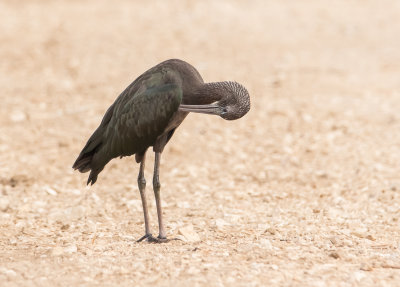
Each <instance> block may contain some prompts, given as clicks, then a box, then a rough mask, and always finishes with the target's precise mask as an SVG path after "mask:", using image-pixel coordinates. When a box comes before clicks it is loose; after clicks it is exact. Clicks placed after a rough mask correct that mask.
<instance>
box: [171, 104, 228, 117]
mask: <svg viewBox="0 0 400 287" xmlns="http://www.w3.org/2000/svg"><path fill="white" fill-rule="evenodd" d="M179 110H180V111H182V112H193V113H201V114H209V115H220V114H221V109H220V107H219V106H218V105H216V104H212V105H180V106H179Z"/></svg>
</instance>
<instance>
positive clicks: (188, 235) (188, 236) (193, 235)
mask: <svg viewBox="0 0 400 287" xmlns="http://www.w3.org/2000/svg"><path fill="white" fill-rule="evenodd" d="M177 238H178V239H181V240H182V241H185V242H198V241H200V236H199V235H198V234H197V232H196V231H194V229H193V225H187V226H184V227H181V228H179V230H178V236H177Z"/></svg>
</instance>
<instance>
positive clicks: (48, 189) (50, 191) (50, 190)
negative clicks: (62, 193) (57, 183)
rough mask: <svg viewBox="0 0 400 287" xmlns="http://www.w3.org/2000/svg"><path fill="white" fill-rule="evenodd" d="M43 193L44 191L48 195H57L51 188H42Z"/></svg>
mask: <svg viewBox="0 0 400 287" xmlns="http://www.w3.org/2000/svg"><path fill="white" fill-rule="evenodd" d="M43 189H44V191H46V192H47V193H48V194H50V195H57V191H55V190H54V189H53V188H51V187H50V186H47V185H46V186H44V187H43Z"/></svg>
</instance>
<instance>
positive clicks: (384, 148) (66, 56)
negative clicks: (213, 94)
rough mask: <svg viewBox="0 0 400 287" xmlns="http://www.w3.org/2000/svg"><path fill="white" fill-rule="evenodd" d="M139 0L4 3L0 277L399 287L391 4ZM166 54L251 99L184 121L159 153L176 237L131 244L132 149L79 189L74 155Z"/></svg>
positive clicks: (398, 71) (394, 13)
mask: <svg viewBox="0 0 400 287" xmlns="http://www.w3.org/2000/svg"><path fill="white" fill-rule="evenodd" d="M144 2H146V3H147V1H137V2H134V1H121V2H118V4H113V3H112V1H103V2H102V1H92V2H89V1H26V3H24V4H23V2H22V1H1V2H0V31H1V32H0V43H1V44H0V59H1V61H0V90H1V92H0V100H1V101H0V102H1V103H0V285H1V286H117V285H120V286H146V285H152V286H168V285H170V286H171V285H174V286H188V285H189V284H191V286H204V285H207V286H262V285H263V286H399V284H400V283H399V282H400V251H399V249H400V231H399V230H400V229H399V228H400V222H399V216H400V194H399V192H400V133H399V131H400V113H399V110H400V76H399V75H400V52H399V51H400V37H399V33H400V22H399V19H400V2H399V1H361V0H358V1H319V0H307V1H251V2H248V1H237V2H235V1H208V2H207V1H156V2H153V3H147V4H146V3H144ZM169 58H181V59H184V60H186V61H188V62H189V63H191V64H193V65H194V66H195V67H197V68H198V70H199V71H200V73H201V74H202V75H203V77H204V79H205V80H206V81H220V80H236V81H238V82H241V83H242V84H244V85H245V86H246V87H247V88H248V90H249V92H250V94H251V100H252V109H251V111H250V113H249V114H248V115H247V116H246V117H244V118H243V119H241V120H238V121H235V122H227V121H224V120H222V119H220V118H217V117H211V116H205V115H190V116H189V117H188V118H187V119H186V120H185V122H184V123H183V124H182V126H181V127H180V128H179V129H178V131H177V132H176V133H175V135H174V137H173V138H172V140H171V142H170V143H169V145H168V146H167V148H166V150H165V151H164V153H163V157H162V167H161V183H162V191H161V192H162V199H163V204H164V216H165V220H166V227H167V233H168V236H169V237H171V238H172V237H179V238H181V239H183V240H180V241H172V242H170V243H167V244H161V245H157V244H149V243H146V242H143V243H136V241H135V240H136V239H138V238H140V237H141V236H142V235H143V233H144V226H143V215H142V210H141V203H140V197H139V192H138V190H137V186H136V177H137V172H138V166H137V165H136V164H135V162H134V159H133V158H124V159H121V160H114V161H112V162H111V163H110V164H109V165H108V166H107V167H106V169H105V170H104V171H103V172H102V173H101V174H100V176H99V180H98V182H97V183H96V184H95V185H94V186H93V187H91V188H90V189H88V188H85V182H86V179H87V174H79V173H78V172H74V171H73V170H72V169H71V165H72V163H73V161H74V160H75V158H76V156H77V155H78V153H79V152H80V150H81V148H82V147H83V145H84V143H85V142H86V140H87V138H88V137H89V136H90V134H91V133H92V132H93V130H94V129H95V128H96V127H97V125H98V124H99V122H100V120H101V118H102V116H103V114H104V112H105V110H106V109H107V108H108V106H109V105H110V104H111V103H112V102H113V100H114V99H115V98H116V97H117V95H118V94H119V93H120V92H121V91H122V90H123V89H124V88H125V87H126V86H127V85H128V84H129V83H130V82H131V81H132V80H133V79H135V78H136V77H137V76H138V75H139V74H141V73H142V72H143V71H145V70H146V69H148V68H150V67H151V66H153V65H155V64H157V63H159V62H160V61H163V60H165V59H169ZM152 162H153V155H151V156H148V162H147V167H146V176H147V179H148V182H149V183H151V175H152V164H153V163H152ZM148 197H149V198H148V200H149V201H150V203H151V220H152V228H153V233H155V234H157V232H156V230H157V225H156V212H155V204H154V197H153V195H152V189H151V184H149V185H148ZM191 228H193V231H190V229H191ZM196 237H198V238H196Z"/></svg>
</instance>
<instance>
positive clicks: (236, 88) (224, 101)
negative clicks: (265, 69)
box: [179, 82, 250, 120]
mask: <svg viewBox="0 0 400 287" xmlns="http://www.w3.org/2000/svg"><path fill="white" fill-rule="evenodd" d="M207 86H208V87H207V94H209V95H211V96H212V98H214V99H218V100H217V101H215V102H214V103H212V104H207V105H184V104H181V105H180V107H179V110H180V111H183V112H195V113H203V114H212V115H218V116H220V117H221V118H223V119H225V120H237V119H239V118H241V117H243V116H244V115H245V114H247V112H248V111H249V110H250V96H249V93H248V91H247V90H246V88H245V87H243V86H242V85H241V84H239V83H237V82H218V83H210V84H207Z"/></svg>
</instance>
